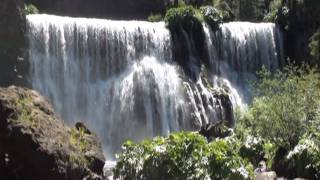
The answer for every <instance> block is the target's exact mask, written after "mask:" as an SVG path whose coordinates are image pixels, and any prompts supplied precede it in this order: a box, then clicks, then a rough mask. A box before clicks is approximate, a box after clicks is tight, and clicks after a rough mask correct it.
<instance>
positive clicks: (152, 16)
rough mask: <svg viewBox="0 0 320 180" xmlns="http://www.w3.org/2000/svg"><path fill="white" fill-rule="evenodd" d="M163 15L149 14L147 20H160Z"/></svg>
mask: <svg viewBox="0 0 320 180" xmlns="http://www.w3.org/2000/svg"><path fill="white" fill-rule="evenodd" d="M162 20H163V17H162V15H161V14H152V13H151V14H150V16H149V17H148V21H150V22H159V21H162Z"/></svg>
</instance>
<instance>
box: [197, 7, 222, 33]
mask: <svg viewBox="0 0 320 180" xmlns="http://www.w3.org/2000/svg"><path fill="white" fill-rule="evenodd" d="M200 11H201V13H202V15H203V19H204V21H205V22H206V23H208V24H209V25H210V26H211V28H212V29H217V28H218V27H219V24H220V23H222V22H223V17H222V14H221V12H219V11H218V10H217V9H216V8H214V7H212V6H204V7H201V8H200Z"/></svg>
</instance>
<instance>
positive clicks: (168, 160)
mask: <svg viewBox="0 0 320 180" xmlns="http://www.w3.org/2000/svg"><path fill="white" fill-rule="evenodd" d="M239 147H240V146H239V143H238V142H237V141H236V140H235V139H233V138H229V139H217V140H215V141H213V142H211V143H207V141H206V140H205V138H204V137H202V136H201V135H199V134H197V133H192V132H179V133H174V134H171V135H170V136H169V137H167V138H163V137H157V138H154V139H152V140H146V141H143V142H142V143H141V144H135V143H133V142H130V141H128V142H126V143H125V144H124V145H123V150H124V152H123V153H121V154H120V155H118V161H117V165H116V167H115V169H114V177H115V178H123V179H181V180H182V179H183V180H185V179H206V178H208V177H210V178H211V179H247V178H250V177H252V176H253V168H252V165H251V164H250V163H248V162H247V161H246V160H244V159H243V158H242V157H240V156H239V154H238V150H239Z"/></svg>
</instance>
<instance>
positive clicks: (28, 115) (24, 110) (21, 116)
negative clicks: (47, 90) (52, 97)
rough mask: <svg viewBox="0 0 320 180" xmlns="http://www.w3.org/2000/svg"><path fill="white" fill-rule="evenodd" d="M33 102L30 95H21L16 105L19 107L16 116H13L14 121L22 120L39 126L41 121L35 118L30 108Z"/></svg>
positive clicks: (27, 123) (21, 121)
mask: <svg viewBox="0 0 320 180" xmlns="http://www.w3.org/2000/svg"><path fill="white" fill-rule="evenodd" d="M30 104H32V99H31V98H30V97H20V98H18V99H17V100H16V102H15V106H16V108H17V114H16V117H14V118H12V119H11V120H12V121H16V122H20V123H23V124H25V125H30V126H32V127H38V126H39V125H40V124H39V121H37V119H36V118H33V114H32V110H31V108H30Z"/></svg>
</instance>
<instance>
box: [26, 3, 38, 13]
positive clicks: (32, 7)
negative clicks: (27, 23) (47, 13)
mask: <svg viewBox="0 0 320 180" xmlns="http://www.w3.org/2000/svg"><path fill="white" fill-rule="evenodd" d="M24 12H25V14H38V13H39V10H38V8H37V7H36V6H35V5H33V4H25V5H24Z"/></svg>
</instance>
